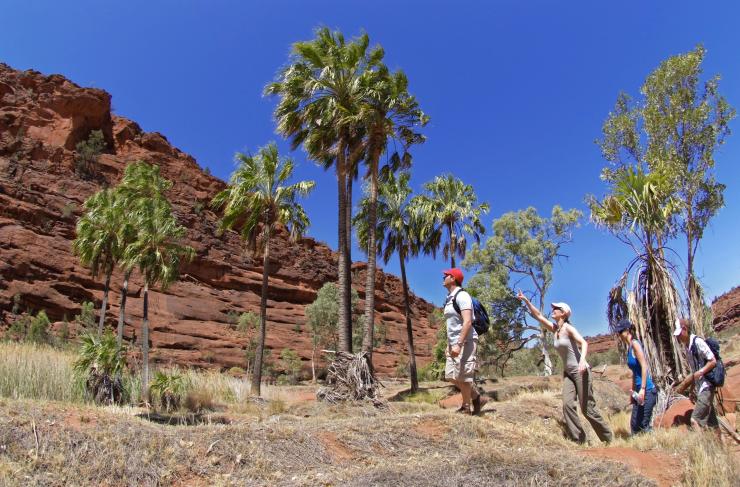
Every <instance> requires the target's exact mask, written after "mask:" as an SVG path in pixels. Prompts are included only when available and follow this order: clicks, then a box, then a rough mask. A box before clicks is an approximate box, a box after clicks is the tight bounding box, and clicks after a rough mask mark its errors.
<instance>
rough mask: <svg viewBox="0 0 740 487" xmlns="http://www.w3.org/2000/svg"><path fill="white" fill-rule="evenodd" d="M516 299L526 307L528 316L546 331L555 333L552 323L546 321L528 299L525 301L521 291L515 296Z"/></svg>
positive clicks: (525, 298)
mask: <svg viewBox="0 0 740 487" xmlns="http://www.w3.org/2000/svg"><path fill="white" fill-rule="evenodd" d="M516 297H517V298H519V300H520V301H521V302H523V303H524V304H525V305H526V306H527V308H528V309H529V314H530V315H532V318H534V319H535V320H537V321H539V322H540V323H541V324H542V326H544V327H545V328H547V329H548V330H550V331H552V332H554V331H555V325H553V324H552V322H551V321H550V320H548V319H547V318H546V317H545V315H543V314H542V313H541V312H540V310H538V309H537V308H536V307H535V305H533V304H532V302H531V301H530V300H529V299H527V297H526V296H525V295H524V293H523V292H522V290H521V289H520V290H519V293H518V294H517V295H516Z"/></svg>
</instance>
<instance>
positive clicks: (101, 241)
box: [72, 189, 125, 335]
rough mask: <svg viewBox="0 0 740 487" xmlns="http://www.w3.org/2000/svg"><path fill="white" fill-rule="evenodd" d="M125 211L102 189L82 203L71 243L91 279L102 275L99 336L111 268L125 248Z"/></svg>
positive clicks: (114, 195) (114, 194)
mask: <svg viewBox="0 0 740 487" xmlns="http://www.w3.org/2000/svg"><path fill="white" fill-rule="evenodd" d="M123 219H124V208H123V207H122V206H121V205H120V197H119V196H118V194H117V192H116V191H115V190H113V189H103V190H101V191H99V192H97V193H95V194H94V195H92V196H90V197H89V198H88V199H87V200H86V201H85V213H84V214H83V215H82V216H81V217H80V219H79V220H78V221H77V228H76V233H77V236H76V237H75V240H74V241H73V242H72V249H73V250H74V253H75V254H76V255H77V256H79V258H80V262H81V263H82V265H84V266H86V267H89V268H90V271H91V273H92V276H93V279H95V278H97V277H98V275H99V274H101V273H102V274H103V277H104V285H103V302H102V303H101V305H100V319H99V320H98V335H100V334H102V333H103V326H104V324H105V314H106V312H107V309H108V291H109V290H110V280H111V275H112V274H113V269H114V267H115V266H116V265H117V264H118V262H119V261H120V260H121V258H122V256H123V249H124V246H125V242H124V240H123V239H122V238H121V237H122V234H121V226H122V222H123Z"/></svg>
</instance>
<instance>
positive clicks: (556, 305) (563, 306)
mask: <svg viewBox="0 0 740 487" xmlns="http://www.w3.org/2000/svg"><path fill="white" fill-rule="evenodd" d="M550 306H552V307H553V308H560V309H562V310H563V311H564V312H565V314H566V315H568V317H570V315H571V311H570V306H568V303H550Z"/></svg>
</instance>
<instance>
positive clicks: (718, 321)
mask: <svg viewBox="0 0 740 487" xmlns="http://www.w3.org/2000/svg"><path fill="white" fill-rule="evenodd" d="M712 314H713V315H714V320H713V321H712V324H713V325H714V331H722V330H726V329H728V328H732V327H735V326H740V286H738V287H734V288H732V289H730V290H729V291H727V292H726V293H724V294H723V295H722V296H720V297H718V298H715V299H714V300H713V301H712Z"/></svg>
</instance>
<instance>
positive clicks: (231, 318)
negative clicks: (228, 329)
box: [226, 309, 240, 326]
mask: <svg viewBox="0 0 740 487" xmlns="http://www.w3.org/2000/svg"><path fill="white" fill-rule="evenodd" d="M239 316H240V315H239V312H238V311H234V310H233V309H231V310H229V312H228V313H226V322H227V323H228V324H230V325H233V326H236V324H237V323H238V322H239Z"/></svg>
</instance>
